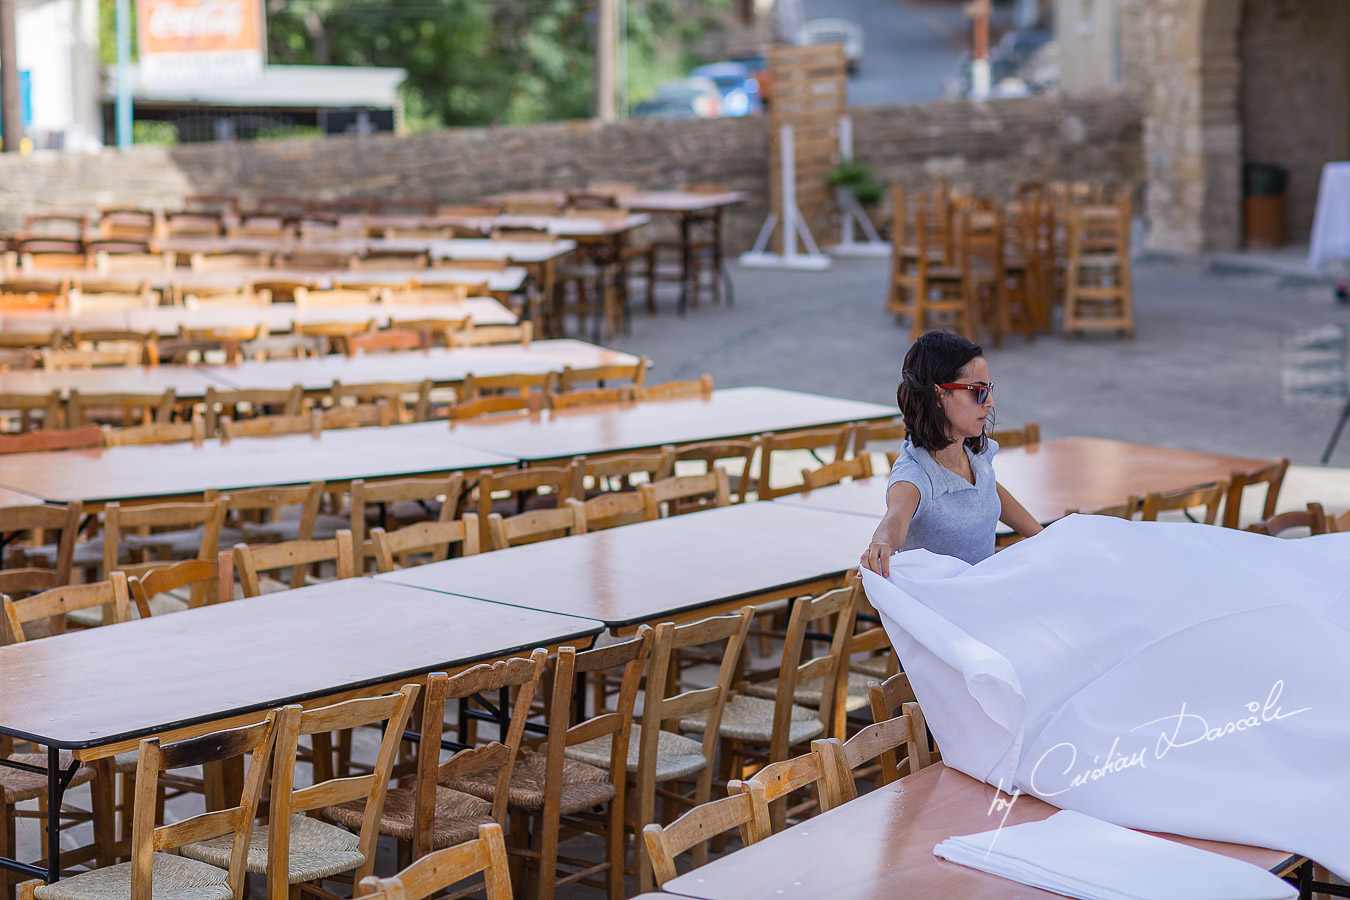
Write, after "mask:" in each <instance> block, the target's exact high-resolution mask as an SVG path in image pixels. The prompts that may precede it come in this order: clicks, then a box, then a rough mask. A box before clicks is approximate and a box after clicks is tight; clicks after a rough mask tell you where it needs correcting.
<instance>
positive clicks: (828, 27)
mask: <svg viewBox="0 0 1350 900" xmlns="http://www.w3.org/2000/svg"><path fill="white" fill-rule="evenodd" d="M796 43H797V44H798V45H799V46H805V45H807V44H843V45H844V59H845V61H847V63H848V72H849V74H850V75H852V74H853V73H854V72H857V71H858V65H859V63H861V62H862V55H863V33H862V29H861V28H859V27H858V26H857V25H855V24H854V23H852V22H850V21H849V20H848V19H812V20H811V21H809V22H807V23H806V24H805V25H803V26H802V30H801V31H799V32H797V40H796Z"/></svg>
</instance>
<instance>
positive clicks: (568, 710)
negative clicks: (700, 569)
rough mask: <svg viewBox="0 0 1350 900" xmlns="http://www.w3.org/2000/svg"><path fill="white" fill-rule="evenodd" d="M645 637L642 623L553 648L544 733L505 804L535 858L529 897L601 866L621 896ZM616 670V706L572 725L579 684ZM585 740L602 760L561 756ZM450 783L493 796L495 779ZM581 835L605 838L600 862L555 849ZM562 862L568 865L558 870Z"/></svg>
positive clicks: (522, 763)
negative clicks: (608, 636) (597, 640)
mask: <svg viewBox="0 0 1350 900" xmlns="http://www.w3.org/2000/svg"><path fill="white" fill-rule="evenodd" d="M651 637H652V629H651V627H650V626H647V625H643V626H641V627H639V628H638V631H637V634H636V636H634V637H632V638H630V639H628V640H626V641H623V642H621V643H617V644H611V645H609V646H606V647H600V648H597V649H594V650H589V651H586V652H584V653H578V652H577V651H576V650H575V649H574V648H572V647H562V648H560V649H559V650H558V654H557V657H556V658H555V661H554V665H553V673H552V674H553V694H552V698H551V699H550V701H549V706H548V715H547V726H548V738H547V740H546V741H545V743H544V745H543V746H542V747H541V748H540V749H538V750H526V751H524V753H523V754H522V755H521V757H520V760H519V761H518V762H517V763H516V766H515V769H514V770H513V771H512V773H511V780H510V784H509V785H508V788H507V797H508V799H507V808H508V810H509V811H510V812H511V813H513V814H514V816H515V821H516V822H518V823H520V824H523V825H525V826H526V829H527V833H525V834H521V835H519V836H518V840H517V843H518V844H519V845H520V846H519V849H517V850H516V852H518V853H520V854H522V855H524V856H525V857H526V858H527V859H528V860H530V861H532V862H534V863H536V864H537V866H538V869H537V873H538V893H537V895H536V896H538V897H539V898H540V900H551V898H552V897H553V895H554V891H555V890H556V889H557V888H559V887H562V886H563V885H566V884H571V883H573V882H580V883H582V884H586V885H590V886H592V887H600V886H601V885H600V884H597V883H596V882H595V881H594V877H595V876H596V875H599V874H600V873H602V872H603V873H604V878H605V880H604V885H603V886H604V887H605V889H606V890H607V892H608V894H609V897H610V900H621V898H623V897H624V896H625V892H624V879H623V873H624V855H625V854H624V848H625V845H626V841H625V840H624V829H623V817H624V786H625V782H626V771H627V763H628V757H629V753H628V747H629V737H630V733H631V729H632V724H633V708H634V706H635V704H636V701H637V693H638V686H639V684H640V683H641V682H642V672H643V669H644V667H645V666H646V663H647V653H648V650H649V649H650V645H651ZM615 672H621V673H622V674H621V676H620V679H619V682H620V688H619V692H618V699H617V705H616V706H615V708H614V709H612V710H610V709H602V710H601V711H600V712H598V713H597V714H596V715H594V716H591V717H589V718H584V717H583V718H581V719H580V720H578V721H576V722H575V723H574V722H573V717H574V713H575V712H576V697H577V696H579V691H580V690H581V689H582V688H584V686H585V681H586V676H587V675H588V674H589V675H599V674H605V673H609V674H613V673H615ZM588 742H596V745H598V744H602V743H606V742H607V743H608V744H609V761H608V765H606V766H593V765H590V764H588V763H584V762H580V761H578V760H574V759H568V758H567V756H566V751H567V748H568V747H573V746H577V745H579V744H585V743H588ZM452 786H454V787H456V788H458V789H459V790H462V791H465V792H467V793H470V794H473V795H474V796H477V797H481V798H482V799H484V800H488V801H492V800H495V798H496V796H497V794H498V788H499V783H498V781H497V780H496V779H495V778H490V777H488V776H486V775H483V774H480V775H477V776H472V777H469V778H460V779H457V780H456V781H454V782H452ZM598 807H604V810H603V812H599V811H597V808H598ZM583 833H585V834H596V835H599V836H601V837H603V838H604V840H605V858H604V859H603V860H602V861H600V862H598V863H597V862H593V861H591V860H580V859H575V858H568V857H564V856H561V855H560V854H559V846H558V845H559V844H560V843H561V842H562V841H564V840H566V839H568V838H569V837H571V836H573V835H575V834H583ZM564 866H565V867H566V869H567V870H571V871H567V873H566V874H563V872H564V869H563V867H564ZM560 876H561V877H560Z"/></svg>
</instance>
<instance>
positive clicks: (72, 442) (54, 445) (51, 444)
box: [0, 391, 103, 454]
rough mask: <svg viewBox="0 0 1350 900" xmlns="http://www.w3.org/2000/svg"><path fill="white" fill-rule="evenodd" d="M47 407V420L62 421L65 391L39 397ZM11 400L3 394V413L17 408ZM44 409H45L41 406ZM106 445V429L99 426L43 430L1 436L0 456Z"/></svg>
mask: <svg viewBox="0 0 1350 900" xmlns="http://www.w3.org/2000/svg"><path fill="white" fill-rule="evenodd" d="M37 399H38V400H39V401H41V403H42V404H44V405H45V409H46V416H47V418H46V421H47V422H49V423H51V422H52V420H53V418H55V419H59V418H60V409H61V392H60V391H52V393H51V395H50V396H48V397H39V398H37ZM13 408H14V407H13V406H11V405H10V404H9V398H7V397H5V396H4V395H0V410H3V409H13ZM38 408H43V407H38ZM102 446H103V429H102V428H100V427H99V426H97V425H82V426H80V427H79V428H65V429H62V428H42V429H38V430H37V431H29V432H26V433H24V434H0V454H5V453H34V452H37V451H40V450H89V449H94V448H98V447H102Z"/></svg>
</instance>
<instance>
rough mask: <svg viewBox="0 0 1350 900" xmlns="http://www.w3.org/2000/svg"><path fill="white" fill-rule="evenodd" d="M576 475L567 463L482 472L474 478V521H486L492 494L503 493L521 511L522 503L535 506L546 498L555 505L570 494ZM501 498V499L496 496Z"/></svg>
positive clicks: (490, 511)
mask: <svg viewBox="0 0 1350 900" xmlns="http://www.w3.org/2000/svg"><path fill="white" fill-rule="evenodd" d="M576 482H577V478H576V474H575V472H574V471H573V470H572V467H571V466H568V467H566V468H564V467H562V466H535V467H533V468H529V469H503V470H500V471H492V472H484V473H482V474H481V475H480V476H479V478H478V521H479V523H480V524H482V525H486V524H487V518H488V516H489V515H491V514H492V504H493V494H500V493H502V492H506V493H508V494H509V497H508V498H506V499H508V500H509V499H514V500H515V501H516V502H517V506H518V509H519V510H521V511H523V510H524V509H525V508H526V506H525V504H526V503H527V502H528V503H531V504H534V505H539V504H541V503H543V502H544V500H545V498H546V497H547V498H548V499H549V500H550V501H551V502H552V504H553V505H554V506H555V507H559V506H562V503H563V501H564V500H566V499H568V498H569V497H571V496H572V493H573V491H574V490H575V488H576ZM497 499H502V498H497Z"/></svg>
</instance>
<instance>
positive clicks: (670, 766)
mask: <svg viewBox="0 0 1350 900" xmlns="http://www.w3.org/2000/svg"><path fill="white" fill-rule="evenodd" d="M610 738H611V735H605V736H604V737H598V738H595V739H594V740H590V741H586V742H585V743H583V744H576V745H575V746H572V747H568V748H567V750H566V751H565V755H566V756H567V758H568V759H575V760H577V761H578V762H584V763H589V764H590V765H592V766H595V767H596V768H600V769H605V770H608V769H609V754H610ZM641 746H642V726H641V725H638V724H637V723H636V722H635V723H633V730H632V733H631V735H630V736H629V738H628V767H627V768H628V771H629V772H631V773H634V774H636V773H637V768H638V752H639V749H640V747H641ZM707 765H708V761H707V759H705V758H704V756H703V744H702V743H700V742H699V741H695V740H691V739H690V738H687V737H685V736H684V735H680V734H675V733H674V732H673V731H662V732H661V734H660V736H659V737H657V739H656V780H657V781H669V780H671V779H672V778H686V777H688V776H690V775H693V774H695V773H697V772H702V771H703V769H704V767H705V766H707Z"/></svg>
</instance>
